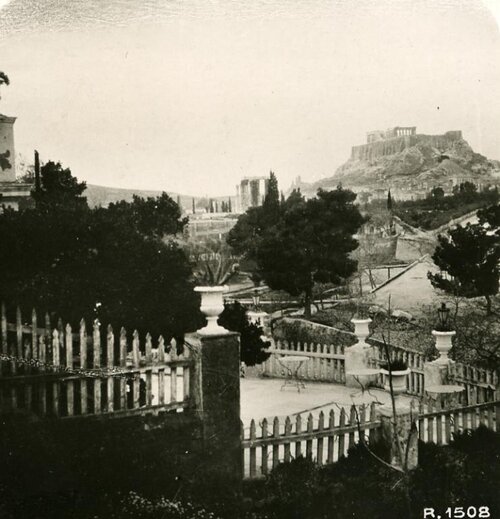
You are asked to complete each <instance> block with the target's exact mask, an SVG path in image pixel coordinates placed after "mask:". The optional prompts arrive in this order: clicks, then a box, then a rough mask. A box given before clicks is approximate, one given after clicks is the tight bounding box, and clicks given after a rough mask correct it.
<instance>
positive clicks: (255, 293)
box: [252, 288, 260, 311]
mask: <svg viewBox="0 0 500 519" xmlns="http://www.w3.org/2000/svg"><path fill="white" fill-rule="evenodd" d="M252 303H253V309H254V310H255V311H258V309H259V306H260V293H259V290H258V289H257V288H254V289H253V294H252Z"/></svg>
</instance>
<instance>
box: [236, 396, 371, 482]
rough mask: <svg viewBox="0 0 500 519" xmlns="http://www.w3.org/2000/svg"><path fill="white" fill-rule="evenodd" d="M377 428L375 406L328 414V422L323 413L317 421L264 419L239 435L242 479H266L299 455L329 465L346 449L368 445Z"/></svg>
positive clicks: (252, 423)
mask: <svg viewBox="0 0 500 519" xmlns="http://www.w3.org/2000/svg"><path fill="white" fill-rule="evenodd" d="M379 426H380V421H377V420H375V404H372V405H371V406H361V407H359V408H356V407H355V406H354V405H353V406H351V408H350V410H349V411H348V413H347V412H346V411H345V409H344V408H342V409H341V410H340V412H339V413H337V414H336V413H335V412H334V411H333V410H331V411H330V412H329V414H328V421H327V420H326V418H325V414H324V413H323V411H321V412H320V413H319V416H318V418H317V419H315V418H314V416H313V415H312V414H309V415H308V417H307V418H303V417H302V416H301V415H300V414H299V415H296V416H295V417H290V416H287V417H285V418H282V419H279V418H278V417H275V418H274V420H273V421H272V423H269V422H268V420H267V419H266V418H264V419H263V420H262V421H260V422H259V423H257V422H256V421H255V420H252V421H251V422H250V427H249V428H248V429H246V430H244V431H243V432H242V447H243V467H244V469H243V470H244V474H243V475H244V477H245V478H250V479H252V478H259V477H263V476H266V475H267V474H268V473H269V471H270V470H271V469H273V468H275V467H276V466H277V465H278V463H280V462H282V461H291V460H292V459H293V458H297V457H299V456H301V455H303V456H306V457H310V458H311V459H313V460H314V461H316V462H317V463H318V464H320V465H322V464H325V463H333V462H335V461H337V460H338V459H339V458H341V457H342V456H345V455H346V454H347V451H348V449H349V448H351V447H353V446H354V444H355V443H357V442H358V441H359V439H360V438H359V435H360V434H361V435H362V437H363V439H366V441H369V440H370V439H371V438H372V437H373V432H374V431H375V430H376V429H377V428H378V427H379Z"/></svg>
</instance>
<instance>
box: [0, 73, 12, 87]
mask: <svg viewBox="0 0 500 519" xmlns="http://www.w3.org/2000/svg"><path fill="white" fill-rule="evenodd" d="M0 85H10V81H9V76H7V74H5V72H2V71H0Z"/></svg>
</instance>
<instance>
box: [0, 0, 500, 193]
mask: <svg viewBox="0 0 500 519" xmlns="http://www.w3.org/2000/svg"><path fill="white" fill-rule="evenodd" d="M495 16H496V18H495ZM499 20H500V0H356V1H353V0H252V1H251V2H249V1H246V0H106V2H103V1H101V0H44V1H38V0H10V1H8V0H0V70H3V71H4V72H6V73H7V74H8V75H9V77H10V80H11V85H10V86H9V87H4V88H2V91H1V92H0V93H1V96H2V99H1V100H0V112H2V113H4V114H7V115H15V116H17V117H18V119H17V122H16V126H15V131H16V135H15V137H16V148H17V151H18V152H20V153H22V154H23V155H24V156H26V157H31V155H32V151H33V149H38V151H39V152H40V156H41V159H42V160H43V161H46V160H56V161H61V162H62V164H63V165H64V166H65V167H70V168H71V170H72V172H73V174H74V175H76V176H77V177H78V178H79V179H82V180H86V181H87V182H88V183H92V184H100V185H108V186H113V187H124V188H135V189H159V190H168V191H173V192H180V193H183V194H188V195H200V196H203V195H230V194H234V193H235V186H236V184H237V183H238V182H239V180H240V179H241V178H242V177H243V176H255V175H267V174H268V172H269V171H270V170H271V169H272V170H273V171H275V173H276V174H277V177H278V180H279V182H280V187H281V188H283V189H287V188H288V187H289V185H290V184H291V182H292V181H293V179H294V178H296V177H297V176H301V178H302V180H303V181H314V180H317V179H319V178H323V177H328V176H331V175H333V173H334V172H335V170H336V168H337V167H338V166H340V165H341V164H342V163H344V162H345V161H346V160H347V159H348V157H349V155H350V149H351V146H353V145H356V144H361V143H363V142H365V139H366V132H367V131H369V130H373V129H385V128H388V127H391V126H417V131H418V132H419V133H420V132H421V133H429V134H438V133H443V132H445V131H448V130H462V131H463V135H464V138H465V139H466V140H467V141H468V142H469V143H470V144H471V145H472V146H473V148H474V150H475V151H477V152H479V153H482V154H484V155H486V156H487V157H489V158H492V159H500V124H499V121H500V95H499V94H500V33H499V25H498V21H499Z"/></svg>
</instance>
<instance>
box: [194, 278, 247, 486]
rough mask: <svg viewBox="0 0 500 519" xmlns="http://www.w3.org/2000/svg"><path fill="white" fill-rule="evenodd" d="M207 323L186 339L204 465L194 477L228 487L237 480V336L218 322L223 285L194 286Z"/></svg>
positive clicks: (239, 442)
mask: <svg viewBox="0 0 500 519" xmlns="http://www.w3.org/2000/svg"><path fill="white" fill-rule="evenodd" d="M195 291H197V292H201V295H202V304H201V311H202V312H203V313H204V314H205V316H206V317H207V321H208V324H207V325H206V326H205V327H204V328H201V329H200V330H198V331H197V332H196V333H191V334H188V335H186V343H187V344H188V346H189V348H190V350H191V354H192V357H193V359H194V367H193V368H192V371H191V375H190V377H191V378H190V391H191V401H192V411H193V412H194V414H195V415H196V416H197V417H198V418H199V420H200V425H201V441H202V447H203V458H204V459H203V463H202V464H201V465H200V466H199V468H198V470H197V474H196V478H198V479H200V481H203V483H204V485H206V484H207V483H208V484H210V483H213V485H214V489H215V488H216V487H221V486H222V487H223V488H226V487H227V488H228V490H229V489H232V488H234V487H235V485H239V483H241V479H242V465H241V462H242V459H241V421H240V334H239V333H234V332H230V331H228V330H226V329H225V328H223V327H222V326H220V325H219V324H218V323H217V318H218V316H219V315H220V314H221V313H222V310H223V309H224V306H223V303H222V294H223V292H224V291H225V287H197V288H196V289H195Z"/></svg>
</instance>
